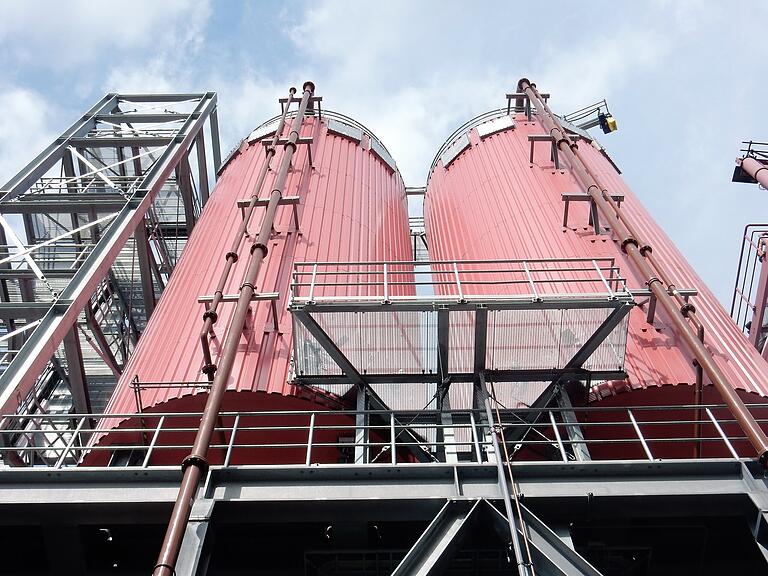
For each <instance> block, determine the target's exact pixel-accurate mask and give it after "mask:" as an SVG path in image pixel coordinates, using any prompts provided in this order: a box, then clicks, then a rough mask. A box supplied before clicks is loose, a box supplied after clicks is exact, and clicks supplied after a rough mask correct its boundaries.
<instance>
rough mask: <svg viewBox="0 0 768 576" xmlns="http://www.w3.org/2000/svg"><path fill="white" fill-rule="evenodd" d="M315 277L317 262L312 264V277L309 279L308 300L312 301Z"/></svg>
mask: <svg viewBox="0 0 768 576" xmlns="http://www.w3.org/2000/svg"><path fill="white" fill-rule="evenodd" d="M316 278H317V264H314V265H313V266H312V279H311V280H310V281H309V298H308V300H309V302H313V299H314V297H315V279H316Z"/></svg>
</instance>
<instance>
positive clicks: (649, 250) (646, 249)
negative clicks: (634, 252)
mask: <svg viewBox="0 0 768 576" xmlns="http://www.w3.org/2000/svg"><path fill="white" fill-rule="evenodd" d="M640 254H642V255H643V256H645V255H646V254H653V248H651V247H650V246H648V244H646V245H645V246H640Z"/></svg>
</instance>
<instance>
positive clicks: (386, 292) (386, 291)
mask: <svg viewBox="0 0 768 576" xmlns="http://www.w3.org/2000/svg"><path fill="white" fill-rule="evenodd" d="M387 276H388V271H387V263H386V262H384V303H385V304H387V303H389V278H388V277H387Z"/></svg>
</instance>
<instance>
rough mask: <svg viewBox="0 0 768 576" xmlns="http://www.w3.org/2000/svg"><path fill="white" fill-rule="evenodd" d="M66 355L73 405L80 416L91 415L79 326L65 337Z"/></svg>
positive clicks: (75, 325)
mask: <svg viewBox="0 0 768 576" xmlns="http://www.w3.org/2000/svg"><path fill="white" fill-rule="evenodd" d="M62 342H63V344H64V354H65V355H66V357H67V379H68V380H69V390H70V392H71V393H72V404H73V405H74V408H75V411H76V412H77V413H78V414H90V413H91V412H92V410H91V397H90V394H89V392H88V380H87V379H86V377H85V367H84V366H83V351H82V349H81V348H80V336H79V334H78V332H77V324H74V325H73V326H72V328H71V329H70V330H69V332H67V334H66V336H64V340H63V341H62Z"/></svg>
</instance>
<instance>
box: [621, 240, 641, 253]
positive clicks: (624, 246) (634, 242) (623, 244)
mask: <svg viewBox="0 0 768 576" xmlns="http://www.w3.org/2000/svg"><path fill="white" fill-rule="evenodd" d="M630 244H632V245H634V247H635V248H637V247H638V246H639V244H638V243H637V240H635V239H634V238H632V236H628V237H627V238H624V240H622V241H621V251H622V252H624V254H626V253H627V246H629V245H630Z"/></svg>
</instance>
